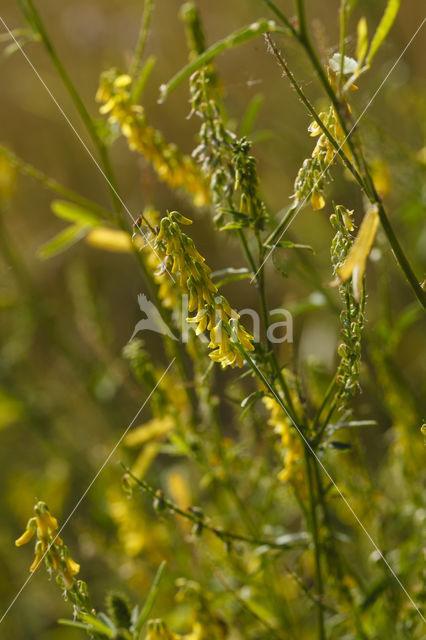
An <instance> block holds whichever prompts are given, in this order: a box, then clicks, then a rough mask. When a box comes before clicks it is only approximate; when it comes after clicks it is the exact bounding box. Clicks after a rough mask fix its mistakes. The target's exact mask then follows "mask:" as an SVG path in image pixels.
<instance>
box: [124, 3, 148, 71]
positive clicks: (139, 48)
mask: <svg viewBox="0 0 426 640" xmlns="http://www.w3.org/2000/svg"><path fill="white" fill-rule="evenodd" d="M153 8H154V0H145V2H144V7H143V13H142V20H141V26H140V31H139V36H138V42H137V45H136V49H135V54H134V56H133V60H132V64H131V66H130V70H129V74H130V75H131V76H132V78H135V77H136V76H137V75H138V73H139V71H140V68H141V64H142V58H143V54H144V52H145V46H146V41H147V39H148V33H149V26H150V24H151V16H152V10H153Z"/></svg>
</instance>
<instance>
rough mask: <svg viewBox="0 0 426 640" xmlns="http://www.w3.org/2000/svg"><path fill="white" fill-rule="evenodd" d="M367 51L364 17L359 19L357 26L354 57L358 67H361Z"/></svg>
mask: <svg viewBox="0 0 426 640" xmlns="http://www.w3.org/2000/svg"><path fill="white" fill-rule="evenodd" d="M367 50H368V25H367V20H366V19H365V18H364V16H363V17H362V18H361V19H360V21H359V22H358V26H357V43H356V57H357V60H358V66H359V67H361V65H362V63H363V62H364V58H365V56H366V55H367Z"/></svg>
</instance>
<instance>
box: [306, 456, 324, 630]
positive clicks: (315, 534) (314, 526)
mask: <svg viewBox="0 0 426 640" xmlns="http://www.w3.org/2000/svg"><path fill="white" fill-rule="evenodd" d="M304 452H305V466H306V478H307V480H308V492H309V509H310V519H311V533H312V540H313V543H314V556H315V578H316V580H315V582H316V591H317V596H318V602H317V625H318V638H319V640H326V633H325V624H324V611H323V602H322V600H323V596H324V585H323V579H322V570H321V547H320V539H319V529H318V519H317V505H316V500H315V488H314V482H313V478H312V468H311V452H310V451H309V450H308V448H307V447H306V446H305V447H304ZM312 459H313V458H312Z"/></svg>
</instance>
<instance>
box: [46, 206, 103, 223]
mask: <svg viewBox="0 0 426 640" xmlns="http://www.w3.org/2000/svg"><path fill="white" fill-rule="evenodd" d="M50 208H51V209H52V211H53V213H54V214H55V216H58V218H62V219H63V220H69V221H70V222H78V223H81V224H87V225H89V226H91V227H95V226H96V225H98V224H100V223H101V222H102V218H100V216H98V215H97V214H96V213H93V211H89V210H88V209H85V208H83V207H80V206H79V205H77V204H74V203H73V202H67V201H66V200H54V201H53V202H52V203H51V205H50Z"/></svg>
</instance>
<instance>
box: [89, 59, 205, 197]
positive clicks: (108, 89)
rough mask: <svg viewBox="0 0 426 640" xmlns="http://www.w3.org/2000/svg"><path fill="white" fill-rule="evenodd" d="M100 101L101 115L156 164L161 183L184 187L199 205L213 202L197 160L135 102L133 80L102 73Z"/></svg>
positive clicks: (97, 96)
mask: <svg viewBox="0 0 426 640" xmlns="http://www.w3.org/2000/svg"><path fill="white" fill-rule="evenodd" d="M96 100H97V102H101V103H102V106H101V107H100V112H101V113H102V114H104V115H108V120H109V122H110V124H111V125H112V126H118V127H119V129H120V131H121V133H122V134H123V135H124V136H125V137H126V138H127V141H128V144H129V147H130V149H133V150H136V151H139V153H141V154H142V155H143V156H145V158H146V159H147V160H148V161H149V162H150V163H151V164H152V166H153V167H154V169H155V171H156V173H157V175H158V177H159V179H160V180H163V181H164V182H167V184H168V185H169V186H170V187H172V188H177V187H183V188H184V189H185V190H186V191H187V192H188V193H189V194H190V195H191V196H192V197H193V200H194V204H195V205H196V206H206V205H208V204H209V202H210V198H209V193H208V189H207V186H206V184H205V183H204V181H203V179H202V176H201V174H200V172H199V171H198V169H197V167H196V165H195V164H194V161H193V160H192V159H191V158H190V157H189V156H186V155H183V154H182V153H181V152H180V151H179V149H178V148H177V146H176V145H174V144H170V143H168V142H167V141H166V140H165V138H164V136H163V134H162V133H161V132H160V131H158V130H156V129H153V128H152V127H151V126H150V125H148V123H147V120H146V115H145V112H144V109H143V107H142V106H141V105H137V104H133V102H132V78H131V76H130V75H127V74H121V73H120V72H119V71H117V70H116V69H110V70H109V71H106V72H104V73H103V74H102V77H101V81H100V85H99V89H98V92H97V94H96Z"/></svg>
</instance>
